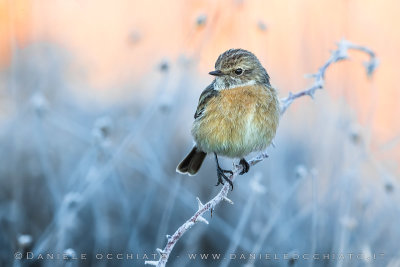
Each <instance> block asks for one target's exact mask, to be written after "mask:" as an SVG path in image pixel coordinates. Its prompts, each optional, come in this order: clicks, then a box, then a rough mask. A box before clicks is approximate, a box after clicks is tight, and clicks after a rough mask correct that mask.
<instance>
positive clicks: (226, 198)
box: [223, 197, 233, 205]
mask: <svg viewBox="0 0 400 267" xmlns="http://www.w3.org/2000/svg"><path fill="white" fill-rule="evenodd" d="M223 200H225V201H226V202H228V203H229V204H231V205H233V201H232V200H230V199H229V198H228V197H223Z"/></svg>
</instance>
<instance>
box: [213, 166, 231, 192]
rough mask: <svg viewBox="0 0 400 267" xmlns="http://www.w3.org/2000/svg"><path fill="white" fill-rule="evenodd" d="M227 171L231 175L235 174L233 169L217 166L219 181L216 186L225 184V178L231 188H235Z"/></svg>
mask: <svg viewBox="0 0 400 267" xmlns="http://www.w3.org/2000/svg"><path fill="white" fill-rule="evenodd" d="M225 173H229V174H230V175H233V172H232V171H230V170H224V169H222V168H220V167H217V176H218V182H217V184H216V186H218V185H220V184H224V180H225V181H227V182H228V183H229V185H230V186H231V190H233V183H232V181H231V179H229V178H228V176H226V175H225Z"/></svg>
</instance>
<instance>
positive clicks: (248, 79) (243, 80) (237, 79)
mask: <svg viewBox="0 0 400 267" xmlns="http://www.w3.org/2000/svg"><path fill="white" fill-rule="evenodd" d="M209 74H211V75H214V76H215V84H214V87H215V89H217V90H223V89H231V88H235V87H239V86H245V85H253V84H265V85H270V83H269V76H268V73H267V71H266V70H265V69H264V68H263V66H262V65H261V63H260V61H259V60H258V59H257V57H256V56H255V55H254V54H253V53H251V52H249V51H247V50H243V49H230V50H228V51H225V52H224V53H222V54H221V55H220V56H219V57H218V59H217V61H216V62H215V70H214V71H211V72H210V73H209Z"/></svg>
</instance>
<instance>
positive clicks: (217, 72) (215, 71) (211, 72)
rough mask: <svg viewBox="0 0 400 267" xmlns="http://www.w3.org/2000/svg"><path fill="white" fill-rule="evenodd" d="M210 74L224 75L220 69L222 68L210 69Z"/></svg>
mask: <svg viewBox="0 0 400 267" xmlns="http://www.w3.org/2000/svg"><path fill="white" fill-rule="evenodd" d="M208 74H210V75H214V76H222V75H224V74H223V73H222V71H220V70H214V71H210V72H209V73H208Z"/></svg>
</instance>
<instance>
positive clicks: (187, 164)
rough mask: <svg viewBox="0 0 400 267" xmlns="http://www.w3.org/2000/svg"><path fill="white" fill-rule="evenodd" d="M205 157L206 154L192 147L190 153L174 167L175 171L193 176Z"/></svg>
mask: <svg viewBox="0 0 400 267" xmlns="http://www.w3.org/2000/svg"><path fill="white" fill-rule="evenodd" d="M206 155H207V153H205V152H203V151H201V150H199V149H198V148H197V147H196V146H194V147H193V149H192V151H190V153H189V154H188V155H187V156H186V158H184V159H183V160H182V161H181V163H179V165H178V167H176V171H177V172H179V173H182V174H186V173H188V174H189V175H195V174H196V173H197V172H198V171H199V169H200V167H201V164H202V163H203V161H204V159H205V157H206Z"/></svg>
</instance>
